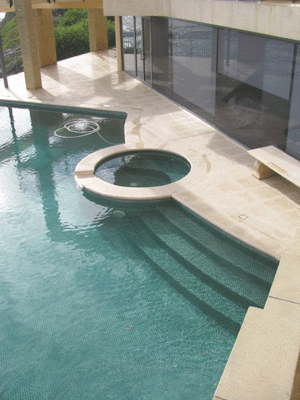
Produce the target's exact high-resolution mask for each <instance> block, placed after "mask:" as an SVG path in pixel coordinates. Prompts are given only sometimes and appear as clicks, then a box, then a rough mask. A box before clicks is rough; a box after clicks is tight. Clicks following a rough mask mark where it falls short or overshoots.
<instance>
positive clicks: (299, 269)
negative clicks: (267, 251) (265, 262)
mask: <svg viewBox="0 0 300 400" xmlns="http://www.w3.org/2000/svg"><path fill="white" fill-rule="evenodd" d="M299 287H300V257H299V256H298V255H297V254H296V255H294V254H290V253H286V254H284V255H283V256H282V257H281V259H280V264H279V266H278V269H277V272H276V275H275V278H274V282H273V285H272V287H271V290H270V293H269V296H270V297H274V298H277V299H282V300H286V301H291V302H294V303H298V304H300V290H299Z"/></svg>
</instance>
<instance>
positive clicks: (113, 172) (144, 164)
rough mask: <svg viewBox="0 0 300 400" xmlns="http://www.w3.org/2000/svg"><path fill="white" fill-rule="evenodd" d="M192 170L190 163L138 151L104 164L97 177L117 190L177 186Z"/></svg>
mask: <svg viewBox="0 0 300 400" xmlns="http://www.w3.org/2000/svg"><path fill="white" fill-rule="evenodd" d="M190 170H191V166H190V163H189V162H188V161H187V160H185V159H184V158H183V157H180V156H178V155H175V154H173V153H167V152H163V151H154V150H143V151H142V150H139V151H136V150H135V151H131V152H126V153H121V154H116V155H113V156H111V157H109V158H107V159H105V160H103V161H102V162H101V163H100V165H98V167H97V169H96V171H95V175H96V177H98V178H100V179H102V180H103V181H105V182H108V183H111V184H113V185H116V186H125V187H137V188H143V187H154V186H164V185H168V184H170V183H174V182H176V181H178V180H179V179H182V178H183V177H185V176H186V175H187V174H188V173H189V172H190Z"/></svg>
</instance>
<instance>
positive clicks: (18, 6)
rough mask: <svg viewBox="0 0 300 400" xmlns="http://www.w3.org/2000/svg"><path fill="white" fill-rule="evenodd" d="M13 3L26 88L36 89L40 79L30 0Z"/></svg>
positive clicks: (39, 84) (40, 83)
mask: <svg viewBox="0 0 300 400" xmlns="http://www.w3.org/2000/svg"><path fill="white" fill-rule="evenodd" d="M14 4H15V10H16V20H17V29H18V33H19V37H20V46H21V54H22V61H23V69H24V74H25V83H26V89H29V90H30V89H38V88H40V87H42V79H41V72H40V61H39V56H38V44H37V38H36V31H35V26H34V17H33V12H32V6H31V0H15V1H14Z"/></svg>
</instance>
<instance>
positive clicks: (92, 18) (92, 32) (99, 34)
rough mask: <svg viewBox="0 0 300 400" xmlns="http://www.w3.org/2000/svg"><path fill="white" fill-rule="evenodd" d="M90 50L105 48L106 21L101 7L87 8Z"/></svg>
mask: <svg viewBox="0 0 300 400" xmlns="http://www.w3.org/2000/svg"><path fill="white" fill-rule="evenodd" d="M88 22H89V40H90V51H97V50H107V49H108V39H107V22H106V17H105V16H104V15H103V9H102V8H89V9H88Z"/></svg>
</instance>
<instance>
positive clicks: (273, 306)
mask: <svg viewBox="0 0 300 400" xmlns="http://www.w3.org/2000/svg"><path fill="white" fill-rule="evenodd" d="M264 310H265V311H267V312H270V313H272V314H274V315H278V316H279V317H280V318H286V319H287V320H290V321H293V323H295V324H298V325H299V326H300V304H299V303H292V302H290V301H285V300H281V299H275V298H273V297H268V299H267V302H266V304H265V307H264Z"/></svg>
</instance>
